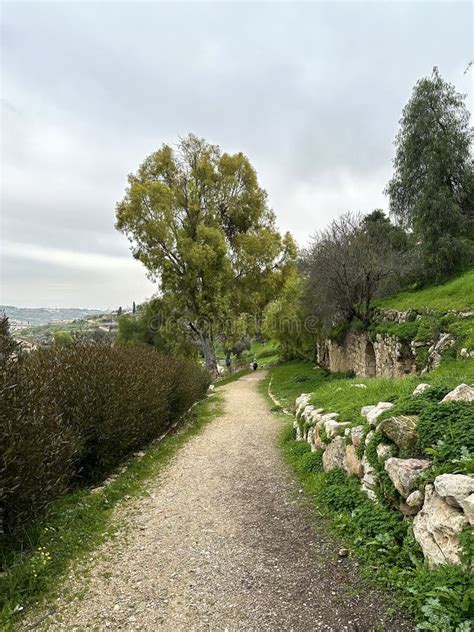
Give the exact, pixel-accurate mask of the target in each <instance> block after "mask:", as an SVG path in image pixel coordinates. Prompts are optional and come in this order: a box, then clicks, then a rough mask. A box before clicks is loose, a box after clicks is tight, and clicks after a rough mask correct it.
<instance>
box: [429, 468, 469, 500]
mask: <svg viewBox="0 0 474 632" xmlns="http://www.w3.org/2000/svg"><path fill="white" fill-rule="evenodd" d="M434 488H435V492H436V493H437V494H438V496H441V498H444V500H445V501H446V502H447V503H448V505H451V506H453V507H458V508H459V507H461V501H462V500H464V499H465V498H467V497H468V496H470V495H471V494H473V493H474V477H472V476H466V475H464V474H441V475H440V476H437V477H436V478H435V481H434Z"/></svg>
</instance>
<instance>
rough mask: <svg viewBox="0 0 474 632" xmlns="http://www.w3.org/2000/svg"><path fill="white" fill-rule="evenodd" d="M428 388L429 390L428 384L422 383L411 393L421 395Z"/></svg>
mask: <svg viewBox="0 0 474 632" xmlns="http://www.w3.org/2000/svg"><path fill="white" fill-rule="evenodd" d="M429 388H431V387H430V385H429V384H424V383H421V384H418V386H417V387H416V388H415V390H414V391H413V395H422V394H423V393H424V392H425V391H427V390H428V389H429Z"/></svg>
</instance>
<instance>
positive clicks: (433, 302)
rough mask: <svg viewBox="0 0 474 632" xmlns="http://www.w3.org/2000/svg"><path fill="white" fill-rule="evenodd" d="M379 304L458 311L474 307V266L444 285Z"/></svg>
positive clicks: (397, 308)
mask: <svg viewBox="0 0 474 632" xmlns="http://www.w3.org/2000/svg"><path fill="white" fill-rule="evenodd" d="M377 306H379V307H386V308H388V309H396V310H399V311H405V310H408V309H416V310H422V309H423V308H425V307H429V308H431V309H434V310H437V311H440V312H446V311H448V310H450V309H453V310H457V311H464V310H471V309H474V268H472V269H470V270H469V271H468V272H465V273H464V274H463V275H461V276H459V277H457V278H455V279H452V280H451V281H447V282H446V283H443V284H442V285H434V286H432V287H427V288H425V289H423V290H418V291H414V292H403V293H402V294H398V295H397V296H394V297H392V298H388V299H385V300H383V301H379V302H378V303H377Z"/></svg>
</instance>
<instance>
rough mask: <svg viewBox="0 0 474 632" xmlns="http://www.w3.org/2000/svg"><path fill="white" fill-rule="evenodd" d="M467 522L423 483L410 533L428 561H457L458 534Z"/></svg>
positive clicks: (431, 563)
mask: <svg viewBox="0 0 474 632" xmlns="http://www.w3.org/2000/svg"><path fill="white" fill-rule="evenodd" d="M467 524H468V520H467V518H466V516H464V514H463V513H462V512H460V511H459V510H458V509H455V508H454V507H451V505H448V503H446V502H445V501H444V500H443V499H442V498H441V497H440V496H438V494H437V493H436V492H435V491H434V489H433V486H432V485H427V486H426V490H425V502H424V505H423V509H421V511H420V512H419V513H418V514H417V515H416V516H415V519H414V521H413V534H414V536H415V539H416V541H417V542H418V544H419V545H420V546H421V548H422V550H423V555H424V556H425V558H426V559H427V560H428V564H429V565H430V566H431V567H433V566H436V565H438V564H447V563H452V564H459V563H460V559H459V534H460V533H461V531H462V530H463V529H464V527H465V526H466V525H467Z"/></svg>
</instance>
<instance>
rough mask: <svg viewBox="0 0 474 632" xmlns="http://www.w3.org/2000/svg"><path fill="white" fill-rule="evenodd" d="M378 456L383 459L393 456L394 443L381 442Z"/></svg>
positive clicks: (378, 447)
mask: <svg viewBox="0 0 474 632" xmlns="http://www.w3.org/2000/svg"><path fill="white" fill-rule="evenodd" d="M376 451H377V456H378V458H379V459H380V460H381V461H383V460H384V459H388V458H389V457H390V456H393V445H390V444H389V443H379V444H378V446H377V448H376Z"/></svg>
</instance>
